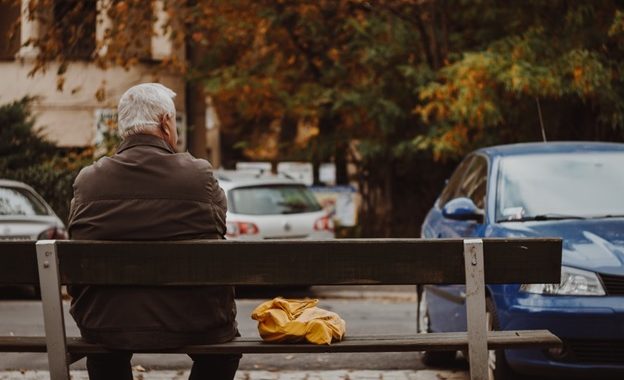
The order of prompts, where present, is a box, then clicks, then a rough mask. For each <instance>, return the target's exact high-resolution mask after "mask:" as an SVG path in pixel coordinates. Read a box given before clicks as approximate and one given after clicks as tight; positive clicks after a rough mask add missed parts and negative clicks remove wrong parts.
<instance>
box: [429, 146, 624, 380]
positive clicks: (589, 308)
mask: <svg viewBox="0 0 624 380" xmlns="http://www.w3.org/2000/svg"><path fill="white" fill-rule="evenodd" d="M421 236H422V237H424V238H460V237H461V238H465V237H503V238H506V237H561V238H563V262H562V268H561V273H562V276H561V283H560V284H539V285H534V284H533V285H528V284H506V285H488V286H487V296H488V299H487V302H486V306H487V316H488V318H487V323H488V327H489V328H491V329H500V330H514V329H548V330H550V331H551V332H553V333H554V334H556V335H557V336H558V337H560V338H561V339H562V340H563V342H564V346H563V348H559V349H513V350H497V351H491V352H490V357H489V367H490V376H491V378H494V379H510V378H516V377H520V376H521V375H528V376H534V375H540V376H551V377H555V378H562V379H567V378H574V377H585V378H591V379H602V378H607V377H617V378H620V379H624V144H616V143H595V142H554V143H529V144H515V145H501V146H494V147H489V148H484V149H480V150H477V151H475V152H473V153H471V154H469V155H468V156H467V157H466V158H465V159H464V160H463V161H462V162H461V163H460V164H459V166H458V167H457V169H456V170H455V172H454V173H453V175H452V176H451V177H450V179H449V180H448V182H447V184H446V186H445V188H444V190H442V192H441V194H440V196H439V197H438V199H437V200H436V202H435V204H434V206H433V208H432V209H431V210H430V211H429V213H428V214H427V217H426V219H425V221H424V223H423V226H422V231H421ZM464 301H465V294H464V287H463V286H427V287H426V288H425V293H424V302H423V304H424V306H425V307H424V311H423V313H422V315H424V318H423V320H422V324H424V326H425V327H426V328H427V330H428V331H432V332H448V331H465V330H466V309H465V305H464ZM453 357H455V353H454V352H452V353H450V352H428V353H426V354H425V357H424V359H425V362H426V363H427V362H428V363H431V364H441V363H443V362H444V361H446V360H449V359H451V358H453Z"/></svg>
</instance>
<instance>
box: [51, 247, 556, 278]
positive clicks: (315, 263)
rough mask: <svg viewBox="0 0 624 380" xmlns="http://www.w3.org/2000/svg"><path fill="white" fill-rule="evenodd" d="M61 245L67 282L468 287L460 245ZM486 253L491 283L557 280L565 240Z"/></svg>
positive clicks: (490, 249)
mask: <svg viewBox="0 0 624 380" xmlns="http://www.w3.org/2000/svg"><path fill="white" fill-rule="evenodd" d="M57 245H58V254H59V260H60V266H61V273H62V279H61V281H62V282H63V283H65V284H67V283H71V284H117V285H200V284H202V285H222V284H232V285H356V284H360V285H362V284H417V283H422V284H463V283H465V272H464V265H463V261H464V259H463V249H464V247H463V241H462V240H461V239H439V240H421V239H339V240H324V241H309V240H283V241H250V242H241V241H203V242H198V241H186V242H98V244H93V242H88V241H59V242H57ZM484 251H485V258H484V261H485V281H486V282H487V283H490V284H499V283H557V282H559V278H560V273H561V239H485V240H484ZM163 267H166V268H167V270H166V271H163Z"/></svg>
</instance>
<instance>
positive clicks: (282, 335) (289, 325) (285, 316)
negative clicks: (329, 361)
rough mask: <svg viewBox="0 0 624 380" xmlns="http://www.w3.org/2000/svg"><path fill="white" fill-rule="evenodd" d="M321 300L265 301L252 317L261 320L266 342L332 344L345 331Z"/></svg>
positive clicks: (259, 323) (278, 298) (259, 321)
mask: <svg viewBox="0 0 624 380" xmlns="http://www.w3.org/2000/svg"><path fill="white" fill-rule="evenodd" d="M317 303H318V300H316V299H304V300H292V299H284V298H281V297H277V298H274V299H273V300H271V301H267V302H263V303H262V304H260V305H259V306H258V307H256V308H255V309H254V311H253V313H252V314H251V318H253V319H255V320H256V321H258V331H259V332H260V336H261V337H262V339H263V340H265V341H267V342H300V341H303V340H306V341H308V342H310V343H314V344H330V343H331V342H332V340H334V341H340V340H342V338H343V337H344V334H345V330H346V323H345V321H344V320H343V319H342V318H340V316H338V314H336V313H333V312H331V311H327V310H323V309H321V308H318V307H316V304H317Z"/></svg>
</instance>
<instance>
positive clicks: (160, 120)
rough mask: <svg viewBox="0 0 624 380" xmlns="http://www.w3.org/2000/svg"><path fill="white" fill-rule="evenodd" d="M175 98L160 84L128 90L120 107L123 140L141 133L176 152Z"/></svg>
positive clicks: (143, 85) (122, 97)
mask: <svg viewBox="0 0 624 380" xmlns="http://www.w3.org/2000/svg"><path fill="white" fill-rule="evenodd" d="M175 96H176V93H175V92H173V91H171V90H170V89H168V88H167V87H165V86H163V85H162V84H160V83H142V84H139V85H136V86H134V87H131V88H130V89H128V91H126V92H125V93H124V94H123V95H122V96H121V99H119V105H118V106H117V118H118V120H117V124H118V128H119V134H120V135H121V137H122V138H124V139H125V138H126V137H128V136H130V135H135V134H140V133H144V134H150V135H155V136H159V137H162V139H163V140H165V141H166V142H167V143H169V145H171V147H172V148H175V146H176V144H177V142H178V132H177V130H176V121H175V116H176V110H175V105H174V104H173V98H174V97H175Z"/></svg>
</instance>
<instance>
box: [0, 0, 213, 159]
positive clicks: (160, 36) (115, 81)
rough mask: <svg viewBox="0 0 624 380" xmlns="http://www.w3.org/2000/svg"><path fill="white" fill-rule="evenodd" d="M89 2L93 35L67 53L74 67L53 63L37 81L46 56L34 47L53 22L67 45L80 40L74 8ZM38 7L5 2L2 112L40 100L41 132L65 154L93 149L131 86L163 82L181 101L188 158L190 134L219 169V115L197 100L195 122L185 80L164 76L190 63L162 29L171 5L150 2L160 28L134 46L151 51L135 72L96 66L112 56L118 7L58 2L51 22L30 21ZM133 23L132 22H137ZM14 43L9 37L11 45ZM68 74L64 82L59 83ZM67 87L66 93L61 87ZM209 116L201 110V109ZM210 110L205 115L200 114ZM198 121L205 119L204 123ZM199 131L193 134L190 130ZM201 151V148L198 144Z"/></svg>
mask: <svg viewBox="0 0 624 380" xmlns="http://www.w3.org/2000/svg"><path fill="white" fill-rule="evenodd" d="M78 2H82V4H81V7H82V8H84V10H83V12H82V13H81V17H86V22H85V19H82V20H81V22H82V23H83V24H84V25H85V28H87V29H88V28H92V30H87V33H86V35H87V36H91V37H87V38H82V39H81V40H80V41H78V43H77V44H75V46H73V48H72V50H68V51H63V55H64V56H65V57H68V60H69V61H70V64H69V65H68V67H67V70H66V71H65V68H64V67H61V63H59V62H49V63H48V64H47V66H46V67H45V70H39V71H38V72H37V73H35V74H34V75H30V74H29V73H30V72H31V71H32V69H33V68H34V65H35V63H36V57H37V54H38V53H39V52H38V50H37V49H36V47H34V46H33V45H32V44H31V43H30V42H29V41H32V40H33V39H39V38H47V37H46V33H47V27H46V24H45V22H55V23H56V26H58V25H60V26H61V27H66V33H65V29H62V33H61V38H63V39H69V38H72V35H71V33H75V29H72V19H71V15H69V14H68V9H69V7H73V6H75V5H76V4H77V3H78ZM30 3H31V2H30V0H13V1H9V2H7V1H0V35H2V36H3V38H0V83H2V87H1V89H0V104H5V103H9V102H12V101H14V100H18V99H21V98H23V97H25V96H31V97H36V98H37V99H36V101H35V103H34V107H33V109H34V113H35V116H36V125H37V127H40V128H41V129H42V130H43V131H44V133H45V135H46V136H47V137H48V138H49V139H50V140H51V141H53V142H55V143H56V144H57V145H58V146H59V147H86V146H93V145H96V144H97V143H98V142H99V141H101V138H102V132H103V131H105V130H106V129H107V128H108V125H109V123H107V121H108V120H110V119H111V118H112V119H114V117H115V110H116V105H117V102H118V100H119V97H120V96H121V95H122V94H123V93H124V92H125V91H126V90H127V89H128V88H129V87H131V86H133V85H135V84H139V83H144V82H153V81H158V82H160V83H162V84H164V85H165V86H167V87H169V88H171V89H172V90H173V91H175V92H176V93H177V96H176V98H175V105H176V109H177V112H178V115H177V121H178V126H179V129H180V131H179V132H180V136H181V141H180V146H179V149H180V150H186V149H187V139H186V136H187V129H192V130H194V131H195V133H197V131H198V130H199V131H200V133H204V131H205V136H201V138H200V139H199V140H203V150H202V146H199V147H197V146H195V147H194V148H195V151H194V152H193V153H195V154H196V155H198V156H201V157H205V158H209V159H210V160H211V161H212V162H213V165H215V166H219V161H220V157H219V152H220V149H219V146H218V144H219V138H218V121H215V115H214V110H212V109H209V107H206V103H208V104H210V102H206V101H204V99H201V100H200V101H199V102H198V101H197V99H193V100H194V103H193V108H194V111H193V114H194V115H192V116H191V120H187V113H186V110H187V108H188V106H187V104H188V101H189V100H191V99H187V97H188V95H187V94H188V93H189V92H188V89H187V86H186V84H185V80H184V77H183V76H182V75H181V74H180V73H176V72H174V71H173V70H163V69H162V65H161V62H162V60H163V59H166V58H167V57H170V56H172V54H175V55H176V56H177V57H178V58H179V59H182V60H183V59H185V55H186V52H185V51H184V46H182V47H178V48H176V47H175V46H174V44H173V43H172V41H171V39H170V38H169V36H168V35H166V34H165V33H164V32H163V28H162V25H163V23H165V22H166V20H167V17H168V14H167V12H165V10H164V1H163V0H152V1H147V0H146V1H145V4H146V5H147V6H150V7H151V12H153V13H152V15H153V17H152V19H153V20H154V22H153V24H152V25H151V27H152V28H153V29H152V30H146V31H145V33H141V35H133V36H131V38H133V39H134V38H136V39H140V40H142V41H141V42H143V45H142V46H144V49H143V50H142V52H141V55H140V59H139V60H138V63H136V64H133V65H130V66H129V67H128V68H127V69H125V68H122V67H119V66H111V67H109V68H102V67H101V65H98V64H96V58H97V56H98V55H104V54H106V49H107V46H104V44H103V41H104V40H105V35H106V33H109V31H110V28H111V27H112V26H113V25H114V23H115V22H116V21H115V20H112V19H111V18H110V17H109V14H108V12H107V10H108V7H110V6H114V3H115V1H114V0H54V1H50V2H49V3H50V9H49V17H48V18H47V19H46V20H45V21H42V20H41V19H40V18H33V17H29V16H30V12H31V10H30V9H29V5H30V6H32V4H30ZM129 18H131V15H130V16H129ZM7 36H8V37H7ZM59 73H62V76H60V75H59ZM60 80H62V81H63V86H62V90H59V81H60ZM198 103H199V104H200V105H203V106H204V107H203V110H202V109H199V110H197V108H198V107H197V104H198ZM200 108H202V107H200ZM198 115H200V116H203V117H198ZM188 125H192V126H193V127H192V128H187V126H188ZM195 145H197V144H195Z"/></svg>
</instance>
